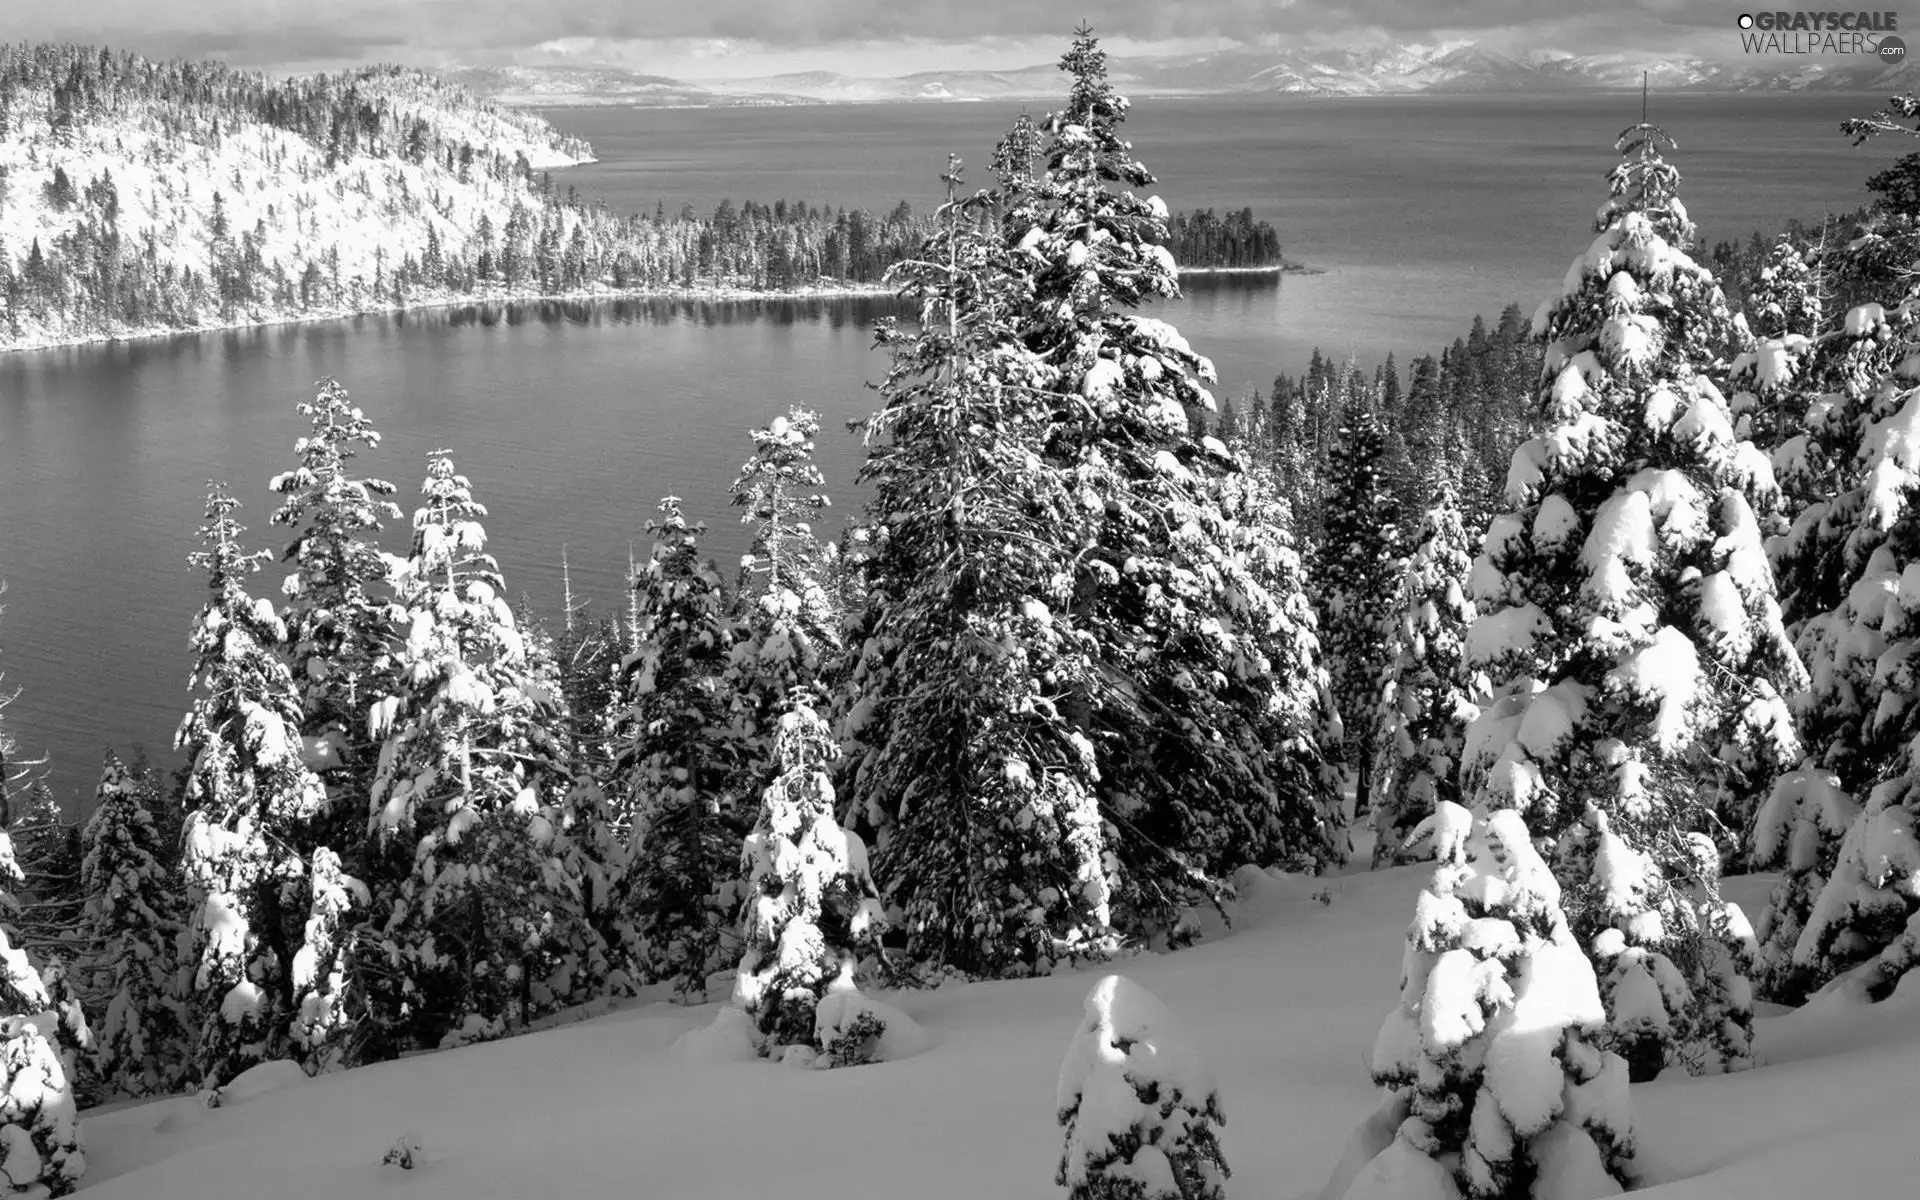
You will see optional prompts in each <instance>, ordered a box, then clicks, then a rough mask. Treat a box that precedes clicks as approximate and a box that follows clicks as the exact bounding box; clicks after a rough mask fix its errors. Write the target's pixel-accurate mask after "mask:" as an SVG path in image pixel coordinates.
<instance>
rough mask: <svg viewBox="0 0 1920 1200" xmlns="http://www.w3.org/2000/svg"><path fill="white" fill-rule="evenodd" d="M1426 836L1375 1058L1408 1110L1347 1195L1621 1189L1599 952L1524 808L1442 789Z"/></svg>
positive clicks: (1605, 1192)
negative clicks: (1429, 871)
mask: <svg viewBox="0 0 1920 1200" xmlns="http://www.w3.org/2000/svg"><path fill="white" fill-rule="evenodd" d="M1419 836H1420V837H1421V838H1422V839H1423V840H1428V841H1430V842H1431V843H1432V844H1433V845H1434V847H1435V851H1436V857H1437V858H1438V859H1439V866H1438V867H1437V868H1436V869H1435V871H1434V874H1433V879H1432V881H1431V882H1429V883H1428V884H1427V888H1426V890H1425V891H1424V892H1422V893H1421V895H1420V900H1419V903H1418V904H1417V905H1416V906H1415V912H1414V918H1413V923H1412V924H1411V925H1410V926H1408V928H1407V946H1406V954H1405V957H1404V960H1403V963H1402V966H1401V970H1400V1004H1399V1006H1398V1007H1397V1008H1395V1009H1394V1011H1393V1012H1391V1013H1389V1014H1388V1015H1387V1018H1386V1020H1385V1021H1384V1022H1383V1023H1382V1024H1381V1027H1380V1034H1379V1037H1378V1038H1377V1039H1376V1040H1375V1042H1374V1047H1373V1058H1372V1071H1373V1078H1374V1081H1375V1082H1376V1083H1379V1084H1380V1085H1382V1086H1384V1087H1387V1088H1390V1089H1392V1090H1393V1091H1394V1092H1395V1093H1397V1094H1398V1096H1399V1097H1401V1098H1403V1099H1404V1101H1405V1103H1406V1104H1407V1112H1408V1115H1407V1118H1406V1120H1405V1122H1404V1123H1403V1124H1402V1125H1401V1126H1400V1129H1399V1132H1398V1133H1397V1135H1396V1136H1395V1137H1394V1140H1393V1143H1392V1144H1391V1145H1390V1146H1389V1147H1388V1148H1387V1149H1386V1150H1384V1151H1382V1152H1381V1154H1380V1155H1379V1156H1378V1157H1376V1158H1375V1159H1374V1161H1373V1163H1372V1164H1371V1165H1370V1166H1369V1167H1368V1168H1367V1169H1366V1170H1365V1171H1363V1172H1362V1173H1361V1174H1360V1176H1359V1177H1358V1178H1357V1179H1355V1180H1354V1182H1353V1184H1352V1185H1351V1187H1350V1188H1349V1190H1348V1191H1347V1193H1346V1195H1347V1197H1349V1198H1350V1200H1359V1198H1360V1197H1372V1196H1385V1195H1395V1196H1420V1197H1423V1198H1427V1200H1459V1198H1461V1197H1473V1198H1475V1200H1548V1198H1549V1197H1572V1196H1582V1197H1599V1196H1609V1195H1615V1194H1618V1193H1619V1192H1620V1191H1621V1190H1622V1189H1623V1188H1624V1187H1626V1186H1628V1185H1630V1184H1631V1183H1632V1181H1633V1173H1634V1167H1633V1133H1632V1121H1631V1117H1630V1113H1629V1108H1628V1095H1627V1064H1626V1063H1625V1062H1624V1061H1622V1060H1621V1059H1620V1057H1619V1056H1618V1055H1616V1054H1613V1053H1610V1052H1608V1051H1604V1050H1602V1049H1600V1048H1599V1046H1598V1045H1596V1038H1597V1037H1598V1036H1599V1035H1600V1033H1601V1031H1602V1029H1603V1027H1604V1026H1605V1024H1606V1013H1605V1010H1604V1008H1603V1006H1602V1004H1601V1000H1600V992H1599V989H1598V987H1597V986H1596V982H1595V979H1594V972H1593V967H1592V965H1591V964H1589V963H1588V962H1587V960H1586V957H1585V956H1584V955H1583V954H1582V953H1581V949H1580V945H1579V943H1578V942H1577V941H1575V939H1574V936H1573V932H1572V931H1571V930H1570V929H1569V928H1568V926H1567V920H1566V916H1565V914H1564V913H1563V912H1562V911H1561V908H1560V887H1559V885H1558V884H1557V883H1555V882H1554V879H1553V875H1552V874H1551V873H1550V872H1549V871H1548V870H1547V865H1546V863H1545V862H1544V861H1542V860H1541V858H1540V856H1539V854H1537V853H1536V852H1535V850H1534V848H1533V844H1532V840H1531V837H1530V836H1529V834H1528V832H1527V827H1526V824H1525V822H1524V821H1522V820H1521V818H1520V815H1519V814H1518V813H1516V812H1514V811H1512V810H1503V811H1500V812H1495V813H1492V814H1490V815H1487V816H1485V817H1483V818H1476V817H1474V816H1473V815H1472V814H1470V813H1469V812H1467V810H1465V809H1463V808H1461V807H1460V806H1458V805H1456V804H1453V803H1451V802H1447V801H1442V802H1441V803H1440V805H1439V806H1438V807H1437V808H1436V809H1435V811H1434V813H1433V815H1432V816H1430V817H1429V818H1428V819H1427V821H1426V822H1425V828H1423V829H1421V830H1420V831H1419ZM1383 1184H1384V1185H1385V1186H1383ZM1394 1185H1397V1186H1394Z"/></svg>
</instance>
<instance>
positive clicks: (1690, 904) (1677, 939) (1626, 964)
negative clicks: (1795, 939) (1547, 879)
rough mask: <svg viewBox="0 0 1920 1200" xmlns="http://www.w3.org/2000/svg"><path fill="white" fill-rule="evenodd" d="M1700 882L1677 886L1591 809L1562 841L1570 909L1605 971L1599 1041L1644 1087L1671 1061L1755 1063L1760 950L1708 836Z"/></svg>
mask: <svg viewBox="0 0 1920 1200" xmlns="http://www.w3.org/2000/svg"><path fill="white" fill-rule="evenodd" d="M1694 841H1695V844H1696V846H1699V845H1700V844H1701V843H1704V854H1702V855H1701V859H1702V861H1701V862H1700V864H1699V869H1698V871H1696V872H1695V874H1696V876H1698V877H1699V879H1700V880H1702V881H1703V882H1696V883H1694V884H1692V885H1691V887H1690V888H1682V887H1676V886H1675V885H1674V883H1673V882H1672V881H1671V880H1669V879H1668V878H1666V877H1665V876H1664V875H1663V873H1662V872H1660V871H1658V870H1656V869H1655V868H1654V866H1653V861H1652V859H1651V858H1650V856H1648V855H1646V854H1643V853H1641V852H1639V851H1637V850H1635V849H1633V848H1632V847H1631V846H1628V845H1627V844H1626V842H1624V841H1623V840H1621V838H1620V837H1619V835H1617V834H1615V833H1614V832H1613V830H1612V828H1611V822H1610V821H1609V819H1608V817H1607V815H1606V813H1605V812H1603V811H1601V810H1600V809H1598V808H1593V809H1589V810H1588V811H1587V814H1586V817H1585V819H1584V820H1583V821H1582V822H1581V823H1580V824H1579V825H1576V826H1575V827H1574V828H1573V829H1572V830H1570V831H1569V832H1568V833H1567V835H1566V837H1565V839H1564V840H1563V842H1562V847H1561V863H1562V865H1561V879H1562V882H1563V885H1564V888H1565V896H1566V907H1567V909H1568V910H1569V911H1570V912H1572V913H1574V914H1575V917H1574V932H1575V934H1576V935H1577V936H1579V937H1580V938H1581V939H1582V941H1583V943H1584V944H1586V945H1587V946H1588V948H1589V954H1590V956H1591V957H1592V959H1593V963H1594V969H1595V971H1596V973H1597V974H1598V975H1599V979H1600V996H1601V1000H1602V1001H1603V1003H1604V1004H1605V1007H1606V1011H1607V1028H1606V1030H1605V1031H1604V1032H1603V1033H1602V1034H1601V1035H1600V1037H1599V1039H1598V1040H1599V1044H1600V1045H1601V1046H1603V1047H1605V1048H1606V1049H1609V1050H1612V1051H1614V1052H1616V1053H1618V1054H1619V1055H1620V1056H1621V1057H1622V1058H1624V1059H1625V1060H1626V1061H1627V1069H1628V1075H1629V1077H1630V1078H1631V1079H1632V1081H1633V1082H1635V1083H1643V1082H1646V1081H1647V1080H1650V1079H1652V1078H1654V1077H1655V1076H1656V1075H1658V1074H1659V1073H1660V1072H1661V1070H1662V1069H1663V1068H1665V1067H1666V1066H1668V1065H1670V1064H1674V1063H1679V1064H1682V1065H1684V1066H1685V1067H1686V1068H1687V1070H1688V1071H1689V1072H1691V1073H1693V1074H1696V1075H1697V1074H1703V1073H1705V1072H1708V1071H1718V1070H1738V1069H1741V1068H1744V1067H1748V1066H1751V1065H1752V1043H1753V992H1752V986H1751V985H1750V984H1749V983H1748V981H1747V976H1748V975H1749V974H1750V973H1751V971H1752V969H1753V965H1754V964H1753V956H1754V952H1755V950H1756V949H1757V947H1756V946H1755V944H1754V939H1753V933H1752V930H1751V929H1749V928H1748V927H1747V924H1746V918H1745V917H1744V916H1743V915H1742V914H1741V912H1740V909H1739V907H1738V906H1736V905H1731V904H1721V903H1718V902H1717V898H1716V897H1715V895H1714V888H1713V885H1714V884H1717V882H1718V869H1719V854H1718V852H1717V850H1716V849H1715V848H1714V846H1713V843H1712V840H1711V839H1709V838H1707V837H1706V835H1705V834H1695V835H1694Z"/></svg>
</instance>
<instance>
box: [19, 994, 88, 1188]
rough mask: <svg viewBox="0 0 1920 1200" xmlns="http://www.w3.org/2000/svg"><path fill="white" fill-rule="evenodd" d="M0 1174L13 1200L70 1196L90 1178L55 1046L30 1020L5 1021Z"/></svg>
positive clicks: (78, 1127)
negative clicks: (1, 1162)
mask: <svg viewBox="0 0 1920 1200" xmlns="http://www.w3.org/2000/svg"><path fill="white" fill-rule="evenodd" d="M0 1141H4V1143H5V1145H6V1157H5V1160H4V1165H3V1166H0V1173H4V1175H5V1178H6V1185H7V1190H6V1194H7V1195H8V1196H19V1197H22V1198H23V1200H39V1198H40V1197H54V1196H65V1195H68V1194H70V1193H72V1192H73V1190H74V1188H75V1187H76V1186H78V1184H79V1181H80V1178H81V1176H83V1175H84V1174H86V1170H87V1156H86V1153H85V1150H84V1145H85V1143H84V1140H83V1138H82V1137H81V1133H80V1117H79V1111H78V1109H77V1108H76V1107H75V1105H74V1099H73V1092H72V1090H71V1089H70V1088H69V1087H68V1086H67V1079H66V1073H65V1071H64V1070H63V1068H62V1067H61V1065H60V1058H59V1055H58V1054H56V1053H55V1051H54V1048H53V1045H52V1044H51V1043H50V1042H49V1041H48V1040H47V1039H46V1038H44V1037H42V1036H41V1034H40V1032H39V1031H38V1029H37V1028H36V1026H35V1025H34V1024H32V1023H30V1019H29V1017H26V1016H10V1017H5V1018H0Z"/></svg>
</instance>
